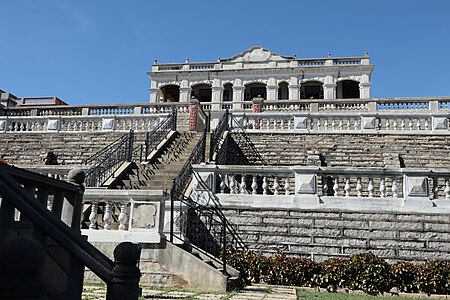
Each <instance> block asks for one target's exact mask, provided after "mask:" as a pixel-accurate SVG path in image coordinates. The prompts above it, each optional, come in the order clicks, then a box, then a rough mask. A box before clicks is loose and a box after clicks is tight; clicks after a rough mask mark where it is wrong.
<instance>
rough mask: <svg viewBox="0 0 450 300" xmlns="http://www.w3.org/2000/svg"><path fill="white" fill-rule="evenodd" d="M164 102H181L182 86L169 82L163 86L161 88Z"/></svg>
mask: <svg viewBox="0 0 450 300" xmlns="http://www.w3.org/2000/svg"><path fill="white" fill-rule="evenodd" d="M160 90H161V94H162V95H163V101H164V102H179V101H180V87H179V86H178V85H176V84H169V85H166V86H163V87H162V88H161V89H160Z"/></svg>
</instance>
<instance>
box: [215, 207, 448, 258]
mask: <svg viewBox="0 0 450 300" xmlns="http://www.w3.org/2000/svg"><path fill="white" fill-rule="evenodd" d="M223 212H224V214H225V215H226V216H227V218H228V220H229V221H230V222H231V223H232V224H234V225H235V227H236V228H237V232H238V234H239V235H240V237H241V238H242V239H243V240H244V242H245V243H246V244H247V245H248V246H249V247H250V248H251V249H255V250H258V251H262V252H263V253H265V254H270V253H273V252H276V251H277V250H282V251H284V252H285V253H288V254H295V255H302V256H307V257H310V258H311V259H313V260H314V261H322V260H324V259H326V258H330V257H342V256H347V255H352V254H355V253H361V252H365V251H371V252H372V253H374V254H375V255H378V256H380V257H382V258H385V259H387V260H388V261H395V260H412V261H423V260H427V259H450V231H449V228H450V215H449V214H431V213H429V214H425V213H406V212H386V211H384V212H383V211H371V212H358V211H348V210H339V209H314V210H307V209H281V208H280V209H275V208H269V209H267V208H242V207H232V206H225V207H223Z"/></svg>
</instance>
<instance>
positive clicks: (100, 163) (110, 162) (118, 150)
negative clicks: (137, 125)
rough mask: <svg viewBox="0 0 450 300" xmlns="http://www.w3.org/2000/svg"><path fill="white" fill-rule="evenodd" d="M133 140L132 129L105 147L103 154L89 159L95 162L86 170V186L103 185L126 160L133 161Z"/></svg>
mask: <svg viewBox="0 0 450 300" xmlns="http://www.w3.org/2000/svg"><path fill="white" fill-rule="evenodd" d="M133 140H134V133H133V130H130V132H129V133H127V134H124V135H123V136H122V137H120V138H119V139H118V140H117V141H115V142H114V143H113V144H111V145H109V146H108V147H107V148H105V149H103V150H102V151H101V152H102V153H101V155H94V156H95V160H92V159H88V160H87V161H89V162H90V161H95V163H94V164H93V165H92V166H91V167H90V168H89V170H88V171H87V172H86V181H85V182H86V186H88V187H96V186H101V185H102V184H103V183H104V182H105V181H106V180H107V179H108V178H109V177H111V175H112V174H113V173H114V171H115V170H116V169H117V168H118V167H120V165H122V164H123V163H124V162H126V161H128V162H131V159H132V155H133Z"/></svg>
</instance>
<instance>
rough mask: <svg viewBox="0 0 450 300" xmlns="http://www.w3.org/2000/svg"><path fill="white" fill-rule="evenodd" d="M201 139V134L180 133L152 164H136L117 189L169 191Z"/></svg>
mask: <svg viewBox="0 0 450 300" xmlns="http://www.w3.org/2000/svg"><path fill="white" fill-rule="evenodd" d="M200 137H201V134H200V133H191V132H182V133H178V134H177V137H175V138H174V139H172V140H171V141H170V143H169V145H167V147H166V148H165V149H164V150H163V151H162V152H161V154H160V155H159V156H157V157H155V158H154V159H153V160H152V161H151V162H149V163H142V164H139V163H138V164H136V167H135V168H132V170H131V172H129V173H128V174H127V176H125V178H124V179H122V182H121V183H119V184H118V185H117V188H118V189H140V190H163V191H168V190H169V189H170V188H171V185H172V181H173V179H174V178H175V177H176V176H177V175H178V174H179V173H180V171H181V168H182V167H183V165H184V163H185V162H186V160H187V159H188V157H189V155H190V154H191V152H192V150H193V149H194V147H195V145H196V144H197V142H198V140H199V139H200Z"/></svg>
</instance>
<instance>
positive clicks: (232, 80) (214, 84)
mask: <svg viewBox="0 0 450 300" xmlns="http://www.w3.org/2000/svg"><path fill="white" fill-rule="evenodd" d="M373 67H374V66H373V65H372V64H370V60H369V56H368V54H367V53H365V54H364V56H361V57H345V58H333V57H331V55H328V57H326V58H318V59H316V58H313V59H298V58H297V57H296V56H295V55H294V56H285V55H280V54H277V53H274V52H271V51H270V50H268V49H265V48H263V47H260V46H254V47H251V48H250V49H247V50H245V51H243V52H242V53H240V54H237V55H235V56H233V57H230V58H218V59H217V61H216V62H206V63H190V62H189V60H188V59H186V61H185V63H181V64H173V63H171V64H158V63H157V61H156V60H155V62H154V64H153V66H152V71H151V72H148V75H149V77H150V79H151V87H150V103H158V102H188V101H189V100H190V99H191V98H192V97H193V98H196V99H198V100H199V101H200V102H212V103H220V102H233V103H242V102H245V101H251V100H252V99H253V98H255V97H261V98H263V99H265V100H300V99H349V98H363V99H367V98H370V77H371V74H372V71H373Z"/></svg>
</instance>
